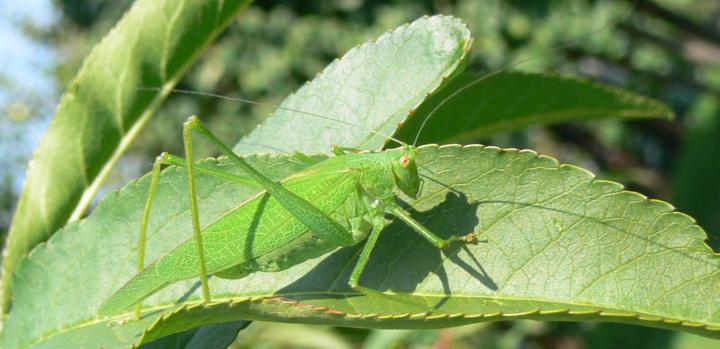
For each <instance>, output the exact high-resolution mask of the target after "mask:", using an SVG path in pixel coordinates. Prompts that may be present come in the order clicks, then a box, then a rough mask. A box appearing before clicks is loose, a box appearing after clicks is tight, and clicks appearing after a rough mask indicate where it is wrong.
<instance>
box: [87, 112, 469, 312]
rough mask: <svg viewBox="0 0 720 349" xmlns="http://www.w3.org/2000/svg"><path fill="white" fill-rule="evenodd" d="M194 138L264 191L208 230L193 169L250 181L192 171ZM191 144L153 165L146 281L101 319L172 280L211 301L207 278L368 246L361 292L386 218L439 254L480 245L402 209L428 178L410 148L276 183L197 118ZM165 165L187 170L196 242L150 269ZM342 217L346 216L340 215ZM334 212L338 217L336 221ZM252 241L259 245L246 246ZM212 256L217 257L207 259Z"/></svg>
mask: <svg viewBox="0 0 720 349" xmlns="http://www.w3.org/2000/svg"><path fill="white" fill-rule="evenodd" d="M193 131H194V132H197V133H198V134H200V135H202V136H203V137H204V138H206V139H208V140H209V141H210V142H212V143H213V144H215V145H216V146H217V147H218V148H219V149H220V150H221V152H222V153H223V154H224V155H225V156H227V157H228V158H229V159H230V160H231V161H232V162H233V163H235V164H236V165H237V166H239V167H240V168H241V169H242V170H243V171H244V172H245V173H246V174H247V175H249V177H250V178H251V180H252V181H254V182H256V183H257V184H259V185H260V186H261V187H262V188H263V189H264V190H263V191H262V192H260V193H258V194H257V195H256V196H254V197H252V198H250V199H249V200H247V201H245V202H243V203H241V204H240V205H239V206H237V207H236V208H234V209H232V210H230V211H228V212H227V213H226V214H224V215H223V216H222V217H221V218H219V219H218V220H216V221H215V222H213V223H211V224H209V225H208V226H206V227H205V228H201V227H200V223H199V219H198V207H197V197H196V188H195V180H194V173H195V170H203V171H205V172H206V173H208V174H210V175H215V176H220V177H223V178H225V179H229V180H236V181H242V182H247V181H248V178H246V177H239V176H235V175H233V174H229V173H222V172H219V171H217V170H211V169H207V168H203V167H202V166H199V165H196V164H193V161H192V158H193V146H192V140H191V133H192V132H193ZM183 139H184V142H185V155H186V159H182V158H180V157H178V156H174V155H170V154H167V153H163V154H161V155H160V156H159V157H158V158H157V159H156V161H155V164H154V166H153V170H152V175H151V184H150V192H149V194H148V199H147V203H146V206H145V211H144V214H143V219H142V223H141V230H140V239H139V241H140V242H139V245H140V246H139V248H138V255H139V256H138V271H139V274H138V275H136V276H135V277H134V278H133V279H131V280H130V281H129V282H128V283H127V284H125V285H124V286H123V287H122V288H121V289H120V290H118V291H117V292H116V293H115V294H114V295H113V296H112V297H111V298H110V299H108V300H107V301H106V302H105V303H104V304H103V305H102V307H101V308H100V312H101V313H103V314H113V313H117V312H120V311H122V310H124V309H126V308H128V307H130V306H132V305H133V304H136V303H138V302H140V301H141V300H143V299H144V298H146V297H148V296H149V295H151V294H153V293H154V292H156V291H158V290H159V289H161V288H163V287H164V286H166V285H168V284H169V283H171V282H176V281H180V280H184V279H188V278H192V277H197V276H199V277H200V281H201V287H202V295H203V301H205V302H208V301H210V291H209V288H208V283H207V275H208V274H214V275H216V276H218V277H223V278H240V277H243V276H245V275H247V274H249V273H251V272H255V271H276V270H281V269H285V268H288V267H290V266H292V265H295V264H297V263H300V262H302V261H304V260H307V259H310V258H313V257H316V256H319V255H320V254H323V253H326V252H329V251H332V250H333V249H336V248H338V247H340V246H350V245H354V244H358V243H360V242H363V241H365V245H364V247H363V249H362V251H361V253H360V256H359V258H358V261H357V263H356V265H355V267H354V269H353V271H352V274H351V276H350V280H349V284H350V286H351V287H353V288H354V289H357V290H360V291H362V290H363V287H362V286H360V277H361V275H362V272H363V270H364V268H365V265H366V263H367V261H368V259H369V257H370V254H371V252H372V249H373V247H374V246H375V243H376V242H377V239H378V237H379V236H380V232H381V231H382V229H383V226H384V225H385V215H386V214H388V215H391V216H394V217H397V218H399V219H401V220H402V221H404V222H405V223H407V224H408V225H409V226H410V227H411V228H412V229H413V230H414V231H416V232H417V233H418V234H420V235H421V236H423V237H424V238H425V239H427V240H428V241H429V242H430V243H432V244H433V245H435V246H437V247H439V248H444V247H447V246H448V245H449V244H450V243H451V242H453V241H458V240H463V241H469V242H472V241H474V240H475V236H474V235H473V234H472V233H471V234H468V235H465V236H458V237H455V238H451V239H442V238H440V237H438V236H437V235H436V234H434V233H433V232H432V231H430V230H429V229H428V228H426V227H424V226H423V225H422V224H421V223H419V222H417V221H416V220H414V219H413V218H412V217H411V216H410V214H409V213H408V212H407V211H405V210H404V209H403V208H402V207H400V205H399V204H398V203H397V201H396V196H397V194H398V193H399V192H402V193H404V194H405V195H407V196H409V197H411V198H415V197H416V196H417V194H418V192H419V190H420V184H421V180H420V178H419V176H418V172H417V164H416V163H415V147H414V146H412V145H403V147H402V148H400V149H396V150H392V151H385V152H369V153H366V152H352V151H348V150H343V149H341V148H336V149H335V150H334V151H335V153H336V156H334V157H330V158H328V159H326V160H324V161H321V162H317V163H314V164H312V165H311V166H310V167H308V168H307V169H305V170H303V171H301V172H299V173H296V174H294V175H291V176H289V177H287V178H285V179H283V180H282V181H281V182H280V183H278V182H275V181H273V180H271V179H269V178H267V177H266V176H265V175H263V174H262V173H260V172H258V171H257V170H256V169H254V168H253V167H251V166H250V165H249V164H248V163H247V162H245V160H243V159H242V158H241V157H239V156H238V155H236V154H235V153H233V152H232V150H230V149H229V148H228V147H227V146H226V145H224V144H223V143H222V142H220V141H219V140H218V139H217V138H216V137H215V136H214V135H213V134H212V133H211V132H210V131H209V130H208V129H207V128H205V126H203V124H202V123H201V122H200V121H199V119H197V118H196V117H191V118H190V119H188V121H187V122H186V123H185V124H184V127H183ZM296 156H298V157H301V159H302V160H303V161H312V159H311V158H309V157H307V156H304V155H302V154H296ZM164 164H165V165H180V166H185V167H186V168H187V174H188V176H187V177H188V182H189V191H190V207H191V213H192V225H193V238H192V239H188V240H187V241H185V242H184V243H182V244H181V245H179V246H177V247H176V248H174V249H173V250H171V251H169V252H167V253H166V254H165V255H164V256H162V257H161V258H160V259H159V260H157V261H155V262H153V263H152V264H150V265H149V266H147V267H145V266H144V248H145V246H144V244H145V240H146V238H145V236H146V231H147V224H148V219H149V217H150V211H151V208H152V204H153V199H154V195H155V192H156V190H157V185H158V180H159V177H160V168H161V165H164ZM338 212H341V214H340V215H337V213H338ZM333 213H335V216H336V217H331V216H330V215H331V214H333ZM337 217H340V218H339V219H338V218H337ZM250 234H253V235H254V237H253V239H252V241H256V242H254V243H252V244H251V246H246V244H248V241H249V240H250V239H249V236H250ZM264 236H271V240H272V241H268V240H266V239H265V241H264V242H263V240H264V239H263V238H262V237H264ZM208 251H210V254H211V256H210V257H211V258H206V257H208V256H206V253H207V252H208ZM247 251H250V252H249V253H248V252H247ZM138 313H139V308H138Z"/></svg>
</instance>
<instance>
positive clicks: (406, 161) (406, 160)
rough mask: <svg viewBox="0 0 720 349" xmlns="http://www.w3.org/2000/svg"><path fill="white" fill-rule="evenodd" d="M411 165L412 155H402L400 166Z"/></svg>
mask: <svg viewBox="0 0 720 349" xmlns="http://www.w3.org/2000/svg"><path fill="white" fill-rule="evenodd" d="M408 165H410V157H409V156H407V155H403V156H401V157H400V166H402V167H408Z"/></svg>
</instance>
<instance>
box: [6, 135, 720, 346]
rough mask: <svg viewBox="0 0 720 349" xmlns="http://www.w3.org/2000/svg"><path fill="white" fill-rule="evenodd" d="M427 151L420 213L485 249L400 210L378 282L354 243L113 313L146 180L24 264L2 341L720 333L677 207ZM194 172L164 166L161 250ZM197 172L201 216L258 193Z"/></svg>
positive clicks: (710, 267)
mask: <svg viewBox="0 0 720 349" xmlns="http://www.w3.org/2000/svg"><path fill="white" fill-rule="evenodd" d="M250 161H251V163H252V164H253V165H254V166H257V167H258V168H259V169H260V170H261V171H263V172H264V173H267V174H268V175H270V176H271V177H272V178H281V177H283V176H284V175H286V174H288V173H293V172H295V171H298V170H300V169H301V168H303V167H304V166H306V165H304V164H301V163H297V162H294V160H288V159H287V158H285V157H271V158H269V157H261V158H251V159H250ZM418 163H419V164H420V165H422V169H423V176H424V178H425V185H424V186H423V191H422V193H421V194H420V197H419V199H418V200H417V201H414V202H412V201H410V200H409V199H407V198H405V199H402V200H403V201H405V202H406V203H407V204H408V205H411V206H412V210H413V215H414V216H415V218H416V219H418V220H419V221H421V222H422V223H424V224H425V225H427V226H428V227H429V228H430V229H432V230H433V231H435V232H436V233H437V234H439V235H441V236H443V237H448V236H451V235H465V234H467V233H469V232H473V231H478V232H482V235H481V236H480V239H479V240H480V241H479V242H478V243H477V244H475V245H468V246H466V247H463V246H462V245H453V246H451V247H450V248H448V249H447V250H443V251H441V250H438V249H436V248H435V247H433V246H431V245H429V244H428V243H427V242H426V241H425V240H424V239H423V238H422V237H419V236H418V235H417V234H415V233H414V232H413V231H412V230H411V229H409V228H408V227H407V226H405V225H404V224H403V223H401V222H399V221H396V222H393V223H392V224H390V225H389V226H388V227H387V228H386V230H385V231H384V233H383V235H382V236H381V238H380V241H379V242H378V247H377V249H376V250H375V251H374V252H373V254H372V256H371V260H370V263H369V264H368V268H367V271H366V273H365V274H364V275H363V278H362V280H361V284H363V285H364V286H366V287H370V288H373V289H375V290H377V291H380V292H382V293H378V294H372V295H362V294H358V293H357V292H355V291H353V290H351V289H350V288H349V287H348V286H347V279H348V276H349V273H350V271H351V269H352V266H353V258H354V257H355V256H356V255H357V253H358V251H359V249H358V248H359V246H355V247H351V248H345V249H339V250H336V251H335V252H332V253H330V254H327V255H324V256H322V257H319V258H316V259H314V260H311V261H308V262H306V263H302V264H299V265H296V266H294V267H292V268H290V269H288V270H285V271H283V272H277V273H256V274H253V275H250V276H248V277H246V278H243V279H240V280H222V279H218V278H211V281H210V288H211V291H212V293H213V300H214V302H213V303H212V304H209V305H202V304H200V303H199V299H200V296H199V292H198V290H197V284H198V282H197V281H195V280H188V281H185V282H180V283H177V284H174V285H172V286H170V287H168V288H167V289H165V290H163V291H161V292H159V293H157V294H156V295H154V296H153V297H151V298H149V299H147V300H146V301H145V302H144V303H143V307H144V314H145V317H144V318H143V320H142V321H141V322H134V321H131V322H129V323H126V324H124V325H113V324H115V323H116V322H117V321H119V320H121V317H115V318H112V319H104V318H100V317H98V316H97V315H96V311H97V307H98V306H99V305H100V304H101V303H102V301H104V300H105V299H107V298H108V297H109V296H110V295H111V294H112V293H113V292H115V290H117V289H118V288H119V287H120V286H121V285H122V284H123V283H124V282H125V281H127V280H128V279H130V278H131V277H132V276H133V275H134V274H135V258H136V249H135V247H136V241H137V222H138V221H139V217H140V216H141V214H142V212H141V211H142V207H143V205H142V204H143V202H144V198H145V195H146V190H147V185H148V182H149V181H148V178H147V177H145V178H143V179H142V180H140V181H139V182H136V183H131V184H129V185H128V186H126V187H125V188H124V189H123V190H121V191H119V192H116V193H114V194H111V195H110V196H108V197H107V198H106V199H105V200H104V201H103V202H102V203H101V204H100V205H99V206H98V208H97V209H96V210H95V211H94V212H93V214H92V215H91V216H90V217H89V218H87V219H85V220H84V221H82V222H80V223H79V224H71V225H69V226H68V227H67V228H65V229H63V230H62V231H61V232H59V233H58V234H55V235H54V236H53V237H52V238H51V239H50V240H49V241H48V243H47V244H45V245H40V246H39V247H38V248H36V249H35V250H34V251H33V253H32V254H31V255H30V256H29V258H27V259H26V260H24V261H23V263H22V264H21V265H20V266H19V268H18V274H17V277H16V280H15V282H16V285H17V286H16V287H18V293H17V298H16V299H15V301H14V303H13V304H14V306H13V312H12V313H11V314H10V317H9V318H8V320H7V322H6V324H5V331H4V333H3V338H2V339H3V342H2V344H3V348H27V347H31V348H37V347H58V345H60V344H63V343H65V342H64V341H63V340H66V339H67V338H78V337H81V338H84V339H85V340H86V341H87V343H89V344H88V346H90V345H91V344H92V345H94V346H103V347H104V348H106V349H109V348H123V347H127V346H129V345H130V344H133V343H137V342H138V341H141V340H142V341H149V340H152V339H156V338H161V337H163V336H165V335H168V334H171V333H175V332H179V331H182V330H186V329H188V328H192V327H195V326H199V325H202V324H211V323H218V322H226V321H233V320H237V319H246V320H247V319H262V320H275V321H294V322H307V323H322V324H333V325H339V326H360V327H373V328H431V327H444V326H453V325H460V324H466V323H472V322H480V321H492V320H500V319H510V318H530V319H540V320H543V319H544V320H568V321H580V320H583V321H585V320H592V321H619V322H628V323H636V324H643V325H648V326H657V327H664V328H672V329H681V330H688V331H692V332H695V333H699V334H703V335H706V336H714V337H720V316H719V315H718V314H720V312H718V310H719V309H720V294H719V293H720V288H719V287H718V285H719V284H720V275H718V273H720V272H719V270H720V268H719V267H720V259H719V258H718V256H716V255H715V254H714V253H713V251H712V250H711V249H710V248H709V247H708V246H707V245H706V244H705V242H704V239H705V238H706V235H705V233H704V232H703V231H702V229H700V228H699V227H698V226H697V225H695V224H694V221H693V220H692V219H691V218H690V217H688V216H686V215H684V214H681V213H678V212H675V211H674V210H673V208H672V206H670V205H669V204H667V203H664V202H660V201H655V200H648V199H647V198H645V197H643V196H641V195H639V194H637V193H633V192H627V191H623V190H622V187H621V186H620V185H619V184H616V183H612V182H608V181H602V180H597V179H596V178H595V177H594V176H593V175H592V174H590V173H589V172H587V171H584V170H582V169H579V168H577V167H573V166H567V165H559V164H558V163H557V161H555V160H554V159H552V158H549V157H544V156H538V155H537V154H535V153H534V152H531V151H516V150H501V149H498V148H493V147H482V146H467V147H460V146H445V147H437V146H423V147H421V148H420V150H419V153H418ZM208 165H210V163H208ZM219 166H222V167H223V168H225V169H227V170H230V171H239V170H238V169H236V168H234V167H233V166H231V165H229V164H225V163H221V164H220V165H219ZM185 182H186V179H185V178H184V173H183V171H182V169H177V168H173V169H170V170H166V171H165V172H164V173H163V175H162V178H161V184H160V188H159V191H158V197H157V199H156V200H157V201H156V206H155V207H157V208H158V209H157V210H156V212H155V213H154V215H153V219H152V220H151V223H150V224H151V227H150V231H149V233H150V241H149V244H148V247H149V251H148V260H149V261H152V260H154V259H156V258H157V257H158V256H160V255H161V254H162V253H164V252H165V251H167V250H168V249H170V248H172V247H174V246H175V245H177V244H178V243H179V242H181V241H183V240H185V239H187V238H188V237H189V236H191V229H190V221H189V218H190V215H189V212H188V204H187V202H186V201H187V200H178V197H184V196H186V195H187V192H186V184H185ZM198 182H199V189H200V193H199V194H200V196H201V202H200V207H201V208H202V211H201V218H202V220H203V221H204V222H208V221H211V220H213V219H214V218H215V217H217V216H218V215H221V214H222V213H223V212H224V211H225V210H226V209H227V208H229V207H233V205H236V204H237V202H238V200H242V199H243V198H245V197H248V196H249V195H252V193H254V192H255V190H257V189H250V188H247V187H243V186H241V185H238V184H232V183H223V182H221V181H218V180H216V179H213V178H208V177H206V176H202V175H200V176H199V178H198ZM38 289H42V290H43V292H37V290H38ZM124 315H125V316H126V317H127V316H130V315H131V312H128V313H126V314H124Z"/></svg>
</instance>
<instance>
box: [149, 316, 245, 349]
mask: <svg viewBox="0 0 720 349" xmlns="http://www.w3.org/2000/svg"><path fill="white" fill-rule="evenodd" d="M249 324H250V322H249V321H233V322H226V323H222V324H215V325H209V326H204V327H200V328H197V329H192V330H187V331H185V332H180V333H177V334H175V335H172V336H167V337H163V338H161V339H158V340H156V341H152V342H150V343H148V344H143V345H142V346H141V347H140V349H226V348H227V347H228V345H230V344H231V343H232V342H234V341H235V338H237V334H238V331H241V330H242V329H244V328H245V327H247V326H248V325H249Z"/></svg>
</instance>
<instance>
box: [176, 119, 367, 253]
mask: <svg viewBox="0 0 720 349" xmlns="http://www.w3.org/2000/svg"><path fill="white" fill-rule="evenodd" d="M192 130H194V131H196V132H197V133H199V134H200V135H201V136H203V137H204V138H205V139H207V140H209V141H210V142H211V143H213V144H214V145H215V146H217V147H218V149H220V151H221V152H222V153H223V154H224V155H225V156H227V157H228V158H229V159H230V160H231V161H232V162H233V163H235V164H236V165H238V166H239V167H240V168H241V169H242V170H243V171H244V172H245V173H247V174H248V175H249V176H250V177H252V178H253V179H254V180H255V181H257V183H258V184H260V185H261V186H262V187H263V188H264V189H265V190H266V191H267V192H268V193H269V194H270V195H271V196H272V197H273V198H275V199H276V200H277V201H278V202H279V203H280V204H281V205H283V207H285V209H287V210H288V212H290V213H291V214H292V215H293V216H295V217H296V218H297V219H298V220H299V221H300V222H302V223H303V224H304V225H305V226H307V227H308V228H309V229H310V231H311V232H312V233H313V234H314V235H315V236H317V237H319V238H321V239H324V240H327V241H330V242H332V243H334V244H336V245H338V246H349V245H352V244H354V243H355V242H354V241H353V239H352V234H350V233H349V232H348V231H347V229H345V228H344V227H343V226H342V225H340V223H338V222H336V221H335V220H333V219H332V217H330V216H328V215H327V214H325V213H324V212H322V211H321V210H320V209H319V208H318V207H316V206H315V205H313V204H311V203H310V202H308V201H307V200H305V199H303V198H301V197H299V196H298V195H296V194H295V193H293V192H291V191H289V190H287V189H286V188H285V187H283V186H282V184H280V183H278V182H275V181H273V180H271V179H270V178H268V177H267V176H265V175H263V174H262V173H260V172H259V171H258V170H256V169H255V168H253V167H252V166H250V164H248V163H247V162H245V160H243V159H242V158H241V157H239V156H238V155H237V154H235V153H233V151H232V150H231V149H230V148H228V146H226V145H225V144H223V143H222V142H221V141H220V140H219V139H218V138H217V137H215V135H214V134H213V133H212V132H210V130H208V129H207V128H206V127H205V126H204V125H203V124H202V123H201V122H200V120H199V119H198V118H197V117H194V116H193V117H190V119H188V121H187V122H185V126H184V128H183V131H184V132H186V133H187V136H186V137H187V141H186V143H187V142H189V140H190V139H189V138H190V131H192ZM186 158H187V157H186ZM189 163H191V161H189V158H188V164H189Z"/></svg>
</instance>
